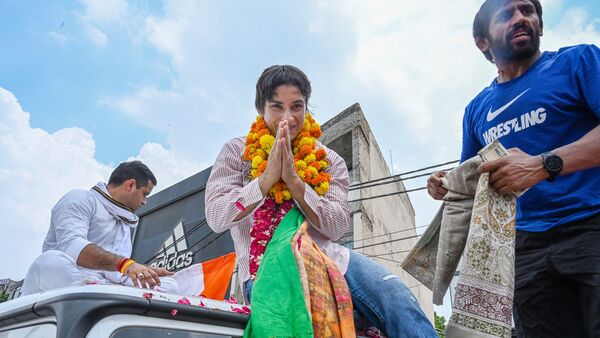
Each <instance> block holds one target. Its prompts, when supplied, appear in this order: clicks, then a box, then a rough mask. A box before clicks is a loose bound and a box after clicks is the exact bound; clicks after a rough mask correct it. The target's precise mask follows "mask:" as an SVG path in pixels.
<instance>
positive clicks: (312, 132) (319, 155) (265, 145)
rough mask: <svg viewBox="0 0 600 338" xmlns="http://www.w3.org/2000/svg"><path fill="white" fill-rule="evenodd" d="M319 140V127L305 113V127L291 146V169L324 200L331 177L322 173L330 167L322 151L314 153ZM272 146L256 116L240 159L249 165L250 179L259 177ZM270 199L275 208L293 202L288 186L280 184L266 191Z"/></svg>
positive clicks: (272, 139) (266, 131)
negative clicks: (294, 168) (292, 159)
mask: <svg viewBox="0 0 600 338" xmlns="http://www.w3.org/2000/svg"><path fill="white" fill-rule="evenodd" d="M319 137H321V126H320V125H319V124H318V123H316V122H315V120H314V119H313V117H312V116H311V115H310V113H309V112H306V115H305V117H304V126H303V127H302V130H301V131H300V133H299V134H298V136H297V137H296V139H295V140H294V141H293V142H292V147H293V153H294V165H295V167H296V172H297V173H298V176H299V177H300V178H301V179H302V180H303V181H304V182H306V183H308V184H309V185H310V186H311V187H312V188H313V189H314V190H315V192H316V193H317V194H318V195H319V196H323V195H325V194H326V193H327V191H329V181H330V180H331V177H330V176H329V174H328V173H326V172H325V168H327V166H329V163H328V162H327V160H326V159H325V157H326V155H327V154H326V152H325V149H322V148H319V149H317V139H318V138H319ZM274 143H275V137H274V136H273V135H272V134H271V132H270V131H269V128H267V124H266V123H265V120H263V118H262V117H261V116H260V115H258V116H257V117H256V121H255V122H253V123H252V127H251V128H250V132H249V133H248V136H247V137H246V148H245V149H244V155H243V160H244V161H251V163H252V169H251V171H250V178H251V179H255V178H257V177H259V176H260V175H262V173H263V172H264V171H265V169H266V168H267V163H268V157H269V153H270V152H271V148H272V147H273V144H274ZM269 195H270V196H271V197H273V199H275V203H277V204H281V203H283V201H288V200H290V199H292V194H291V192H290V191H289V189H288V188H287V185H286V184H285V183H284V182H283V181H281V180H280V181H279V182H277V183H275V185H274V186H273V187H272V188H271V190H269Z"/></svg>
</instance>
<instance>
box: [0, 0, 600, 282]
mask: <svg viewBox="0 0 600 338" xmlns="http://www.w3.org/2000/svg"><path fill="white" fill-rule="evenodd" d="M542 2H543V5H544V10H545V14H544V21H545V35H544V37H543V38H542V49H543V50H554V49H557V48H559V47H561V46H565V45H572V44H576V43H594V44H597V45H599V44H600V2H599V1H597V0H569V1H567V0H546V1H542ZM480 4H481V1H480V0H453V1H447V0H438V1H433V2H421V1H413V0H387V1H358V0H357V1H341V0H339V1H327V0H314V1H286V2H283V1H252V2H238V1H218V2H215V1H183V0H182V1H174V0H173V1H167V0H165V1H152V2H150V1H148V2H146V1H120V0H81V1H62V2H59V1H36V2H33V1H16V0H0V22H2V29H1V30H0V46H2V51H1V52H0V154H2V156H0V192H1V194H0V214H2V215H3V220H0V228H1V229H3V230H4V231H5V232H6V233H9V234H10V241H9V242H10V243H7V244H6V245H4V244H3V245H2V247H1V248H0V257H2V258H0V266H2V269H3V270H2V274H1V275H0V278H3V277H12V278H15V279H20V278H22V277H24V274H25V272H26V269H27V266H28V264H29V263H30V262H31V261H32V260H33V258H34V257H35V255H37V253H38V252H39V248H40V247H41V243H42V241H43V237H44V235H45V232H46V230H47V226H48V219H49V214H50V208H51V207H52V205H53V204H54V203H55V202H56V201H57V200H58V198H59V197H60V196H61V195H62V194H63V193H65V192H66V191H68V190H69V189H72V188H74V187H80V188H86V187H89V186H90V185H91V184H93V183H95V182H96V181H98V180H102V179H105V178H106V177H107V176H108V174H109V173H110V171H111V169H112V168H113V167H114V166H115V164H117V163H119V162H121V161H124V160H127V159H131V158H138V159H141V160H143V161H145V162H147V163H149V165H150V166H151V168H152V169H153V170H154V171H155V172H157V176H158V177H159V186H158V189H164V188H165V187H167V186H169V185H170V184H173V183H176V182H177V181H179V180H181V179H183V178H185V177H188V176H189V175H192V174H194V173H195V172H197V171H199V170H202V169H204V168H206V167H208V166H210V165H211V164H212V162H213V161H214V158H215V157H216V155H217V153H218V151H219V149H220V146H221V144H223V142H225V141H226V140H227V139H229V138H231V137H234V136H238V135H243V134H245V133H246V132H247V130H248V128H249V123H250V122H251V120H252V119H253V117H254V115H255V111H254V108H253V107H254V97H253V96H254V86H255V82H256V79H257V78H258V76H259V75H260V73H261V71H262V70H263V69H264V68H266V67H267V66H269V65H272V64H279V63H288V64H294V65H297V66H299V67H300V68H301V69H303V70H304V71H305V72H306V73H307V75H308V76H309V78H310V79H311V81H312V85H313V96H312V98H311V104H312V106H313V110H314V112H315V116H316V119H317V120H318V121H319V122H321V123H322V122H325V121H326V120H328V119H329V118H331V117H333V116H335V115H336V114H337V113H339V112H341V111H342V110H343V109H344V108H346V107H348V106H350V105H352V104H354V103H355V102H359V103H360V104H361V106H362V108H363V111H364V113H365V115H366V117H367V120H368V121H369V123H370V125H371V128H372V130H373V132H374V133H375V136H376V138H377V141H378V143H379V146H380V148H381V150H382V153H383V154H386V157H387V154H389V153H390V152H392V154H393V158H394V168H393V169H394V171H395V172H396V173H398V172H402V171H407V170H411V169H415V168H420V167H424V166H428V165H431V164H435V163H441V162H445V161H449V160H453V159H456V158H458V156H459V152H460V138H461V135H460V128H461V127H460V125H461V117H462V111H463V108H464V106H465V105H466V104H467V103H468V102H469V100H470V99H471V98H472V97H473V96H474V95H475V94H476V93H477V92H478V91H479V90H480V89H481V88H482V87H484V86H485V85H487V84H488V83H489V82H490V81H491V79H492V78H493V76H494V75H495V69H494V67H493V66H492V65H491V64H490V63H488V62H487V61H486V60H485V59H484V58H483V56H482V55H481V54H480V53H479V51H478V50H477V49H476V48H475V46H474V45H473V42H472V39H471V37H470V26H471V22H472V17H473V15H474V13H475V11H476V9H477V8H478V7H479V5H480ZM422 185H424V180H422V181H411V182H410V183H407V187H408V188H414V187H419V186H422ZM410 197H411V200H412V202H413V204H414V207H415V210H416V214H417V225H424V224H426V223H427V222H428V221H429V220H430V219H431V218H432V216H433V214H434V212H435V210H436V209H437V206H438V204H437V203H436V202H433V201H431V200H430V199H429V198H428V196H427V195H426V193H425V192H423V191H421V192H415V193H412V194H411V195H410ZM15 252H17V253H18V254H16V256H17V257H18V258H17V259H11V260H10V261H7V260H6V258H7V257H15Z"/></svg>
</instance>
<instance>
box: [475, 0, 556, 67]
mask: <svg viewBox="0 0 600 338" xmlns="http://www.w3.org/2000/svg"><path fill="white" fill-rule="evenodd" d="M510 1H511V0H485V2H484V3H483V4H482V5H481V7H480V8H479V11H478V12H477V14H475V19H474V20H473V38H474V39H478V38H488V37H489V34H490V32H489V28H490V20H491V19H492V15H493V14H494V11H495V10H497V9H498V7H500V6H502V5H504V4H505V3H507V2H510ZM529 1H530V2H531V3H532V4H533V7H535V11H536V13H537V16H538V18H539V19H540V27H542V28H543V27H544V21H543V20H542V4H541V3H540V1H539V0H529ZM482 53H483V55H485V58H486V59H488V60H489V61H492V54H491V53H490V52H489V51H487V52H482Z"/></svg>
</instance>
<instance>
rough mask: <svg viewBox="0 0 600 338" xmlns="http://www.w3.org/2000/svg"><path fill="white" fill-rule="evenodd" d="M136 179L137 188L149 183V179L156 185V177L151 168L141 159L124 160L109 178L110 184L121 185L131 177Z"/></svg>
mask: <svg viewBox="0 0 600 338" xmlns="http://www.w3.org/2000/svg"><path fill="white" fill-rule="evenodd" d="M132 178H133V179H135V187H136V188H137V189H139V188H141V187H145V186H147V185H148V181H152V184H154V185H155V186H156V177H154V174H153V173H152V171H150V169H149V168H148V167H147V166H146V165H145V164H144V163H142V162H140V161H130V162H123V163H121V164H119V165H118V166H117V167H116V168H115V170H113V172H112V174H110V178H109V179H108V185H112V186H119V185H121V184H123V182H125V181H127V180H129V179H132Z"/></svg>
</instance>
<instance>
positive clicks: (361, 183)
mask: <svg viewBox="0 0 600 338" xmlns="http://www.w3.org/2000/svg"><path fill="white" fill-rule="evenodd" d="M459 161H460V160H454V161H449V162H445V163H440V164H436V165H432V166H428V167H423V168H419V169H415V170H411V171H407V172H403V173H400V174H396V175H390V176H387V177H382V178H377V179H374V180H370V181H365V182H359V183H354V184H351V185H350V187H351V188H352V187H357V186H361V185H365V184H369V183H375V182H379V181H383V180H388V179H392V178H395V177H400V176H403V175H408V174H414V173H418V172H420V171H423V170H427V169H433V168H438V167H441V166H444V165H450V164H455V163H458V162H459Z"/></svg>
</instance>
